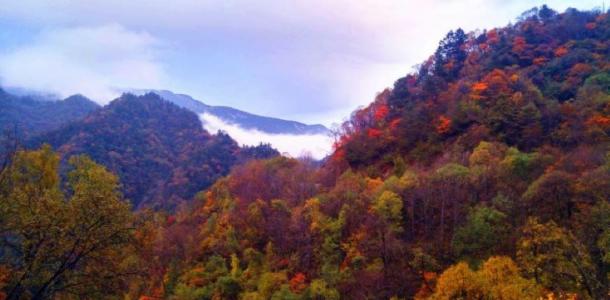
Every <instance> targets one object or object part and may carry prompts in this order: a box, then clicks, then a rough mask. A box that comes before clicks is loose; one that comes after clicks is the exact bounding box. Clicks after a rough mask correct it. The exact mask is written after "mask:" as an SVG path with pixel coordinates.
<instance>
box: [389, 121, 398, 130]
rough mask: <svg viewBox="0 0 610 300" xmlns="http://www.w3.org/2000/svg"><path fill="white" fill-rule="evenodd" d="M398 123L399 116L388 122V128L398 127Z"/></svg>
mask: <svg viewBox="0 0 610 300" xmlns="http://www.w3.org/2000/svg"><path fill="white" fill-rule="evenodd" d="M398 125H400V118H398V119H394V120H392V122H390V130H394V129H396V128H398Z"/></svg>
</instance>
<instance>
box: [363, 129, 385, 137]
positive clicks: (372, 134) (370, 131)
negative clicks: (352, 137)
mask: <svg viewBox="0 0 610 300" xmlns="http://www.w3.org/2000/svg"><path fill="white" fill-rule="evenodd" d="M367 135H368V136H369V137H371V138H378V137H380V136H382V135H383V131H381V130H379V129H375V128H369V129H368V130H367Z"/></svg>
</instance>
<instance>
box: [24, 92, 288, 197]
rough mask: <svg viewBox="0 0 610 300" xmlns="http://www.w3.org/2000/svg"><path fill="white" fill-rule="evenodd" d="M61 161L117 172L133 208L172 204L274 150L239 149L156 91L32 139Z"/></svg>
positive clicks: (34, 144)
mask: <svg viewBox="0 0 610 300" xmlns="http://www.w3.org/2000/svg"><path fill="white" fill-rule="evenodd" d="M42 144H49V145H51V146H52V148H53V149H55V150H56V151H57V152H58V153H59V154H60V155H61V156H62V158H63V160H64V161H67V159H68V158H69V157H71V156H73V155H77V154H87V155H88V156H89V157H91V158H92V159H93V160H94V161H95V162H97V163H99V164H102V165H104V166H106V167H107V168H108V169H109V170H111V171H112V172H114V173H116V175H118V176H119V178H120V181H121V184H122V186H123V189H122V190H123V193H124V195H125V197H126V198H128V199H129V200H130V201H131V202H132V204H133V206H134V207H135V208H139V207H155V208H166V209H173V208H174V207H175V206H176V205H178V204H180V203H181V202H183V201H184V200H187V199H191V198H192V197H193V196H194V195H195V193H197V192H198V191H200V190H202V189H204V188H207V187H208V186H210V185H211V184H212V183H214V181H216V180H217V179H218V178H220V177H222V176H224V175H226V174H227V173H228V172H229V170H230V168H231V167H232V166H233V165H234V164H236V163H238V162H242V161H244V160H246V159H248V158H250V157H253V158H269V157H272V156H275V155H278V153H277V151H275V150H273V149H271V148H270V147H268V146H266V145H261V146H259V147H249V148H248V147H247V148H244V149H240V147H239V145H237V143H236V142H235V141H234V140H233V139H231V137H229V136H228V135H226V134H224V133H218V134H209V133H208V132H206V131H205V130H204V129H203V127H202V125H201V122H200V121H199V118H198V117H197V115H195V114H194V113H192V112H190V111H188V110H186V109H183V108H180V107H178V106H176V105H174V104H172V103H170V102H168V101H165V100H163V99H161V98H160V97H159V96H157V95H156V94H147V95H144V96H140V97H137V96H133V95H130V94H125V95H123V96H122V97H120V98H118V99H116V100H114V101H113V102H112V103H110V104H109V105H108V106H105V107H103V108H102V109H100V110H99V111H97V112H95V113H93V114H91V115H89V116H87V117H86V118H84V119H82V120H78V121H75V122H72V123H69V124H67V125H65V126H62V127H61V128H59V129H57V130H53V131H50V132H46V133H44V134H41V135H38V136H36V137H35V138H33V139H32V140H31V141H30V142H29V145H30V146H31V147H32V148H36V147H40V145H42Z"/></svg>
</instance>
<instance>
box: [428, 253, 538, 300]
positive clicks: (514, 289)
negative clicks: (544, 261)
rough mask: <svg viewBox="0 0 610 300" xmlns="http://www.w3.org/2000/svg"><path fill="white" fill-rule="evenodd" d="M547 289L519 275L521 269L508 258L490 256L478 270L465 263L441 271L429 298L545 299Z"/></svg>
mask: <svg viewBox="0 0 610 300" xmlns="http://www.w3.org/2000/svg"><path fill="white" fill-rule="evenodd" d="M542 296H543V289H542V287H540V286H539V285H536V284H535V283H534V282H532V281H530V280H527V279H524V278H523V277H521V276H520V275H519V269H518V268H517V266H516V265H515V263H514V262H513V261H512V260H511V259H510V258H508V257H502V256H495V257H491V258H489V259H488V260H487V261H486V262H485V263H484V264H483V266H482V267H481V269H479V270H478V271H473V270H471V269H470V268H469V267H468V265H467V264H466V263H464V262H460V263H458V264H456V265H454V266H451V267H449V268H448V269H447V270H445V271H444V272H443V274H441V276H440V277H439V279H438V282H437V284H436V288H435V291H434V293H433V294H432V295H431V296H430V297H429V299H434V300H437V299H438V300H441V299H442V300H445V299H446V300H449V299H506V300H520V299H531V300H534V299H541V297H542Z"/></svg>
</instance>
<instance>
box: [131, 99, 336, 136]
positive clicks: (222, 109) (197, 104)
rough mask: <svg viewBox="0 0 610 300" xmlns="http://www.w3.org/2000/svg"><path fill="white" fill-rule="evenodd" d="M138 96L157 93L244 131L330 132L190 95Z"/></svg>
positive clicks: (323, 127)
mask: <svg viewBox="0 0 610 300" xmlns="http://www.w3.org/2000/svg"><path fill="white" fill-rule="evenodd" d="M129 92H131V93H134V94H136V95H142V94H145V93H155V94H157V95H159V96H160V97H161V98H163V99H165V100H167V101H170V102H172V103H174V104H176V105H178V106H180V107H184V108H186V109H188V110H190V111H193V112H195V113H197V114H210V115H212V116H214V117H217V118H219V119H221V120H222V121H223V122H225V123H229V124H233V125H236V126H239V127H241V128H244V129H249V130H257V131H260V132H263V133H268V134H291V135H314V134H328V132H329V130H328V128H326V127H325V126H324V125H321V124H313V125H309V124H304V123H301V122H297V121H291V120H284V119H280V118H274V117H265V116H260V115H256V114H252V113H248V112H245V111H242V110H239V109H236V108H232V107H228V106H213V105H207V104H205V103H203V102H201V101H199V100H197V99H195V98H193V97H191V96H189V95H186V94H180V93H174V92H172V91H168V90H152V89H150V90H131V91H129Z"/></svg>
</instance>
